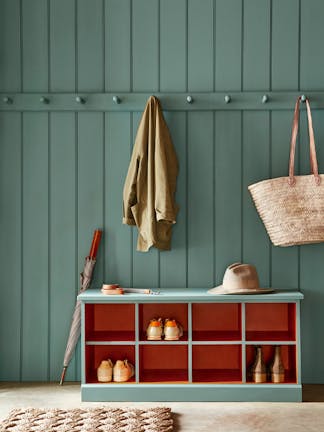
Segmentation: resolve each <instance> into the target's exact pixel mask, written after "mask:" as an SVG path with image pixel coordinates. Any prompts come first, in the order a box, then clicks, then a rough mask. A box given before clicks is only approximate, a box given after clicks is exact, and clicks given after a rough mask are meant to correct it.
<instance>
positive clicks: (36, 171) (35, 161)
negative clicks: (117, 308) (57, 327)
mask: <svg viewBox="0 0 324 432" xmlns="http://www.w3.org/2000/svg"><path fill="white" fill-rule="evenodd" d="M23 137H24V142H23V167H22V173H23V240H22V242H23V243H22V252H23V274H22V277H23V296H22V303H23V321H22V335H21V337H22V380H23V381H33V380H47V379H48V346H49V340H48V279H49V274H48V271H49V266H48V182H49V180H48V115H47V113H25V114H24V116H23Z"/></svg>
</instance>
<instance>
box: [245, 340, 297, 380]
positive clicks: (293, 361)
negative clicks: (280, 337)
mask: <svg viewBox="0 0 324 432" xmlns="http://www.w3.org/2000/svg"><path fill="white" fill-rule="evenodd" d="M280 347H281V359H282V362H283V364H284V368H285V381H284V383H285V384H295V383H296V382H297V367H296V365H297V353H296V346H295V345H280ZM274 351H275V345H262V355H263V360H264V362H265V363H266V365H267V366H268V365H269V364H270V362H271V360H272V359H273V356H274ZM254 358H255V345H247V346H246V371H247V375H246V379H247V382H252V380H251V378H250V377H249V376H248V370H249V368H250V366H251V365H252V364H253V362H254ZM267 382H268V383H271V381H270V380H269V377H268V381H267Z"/></svg>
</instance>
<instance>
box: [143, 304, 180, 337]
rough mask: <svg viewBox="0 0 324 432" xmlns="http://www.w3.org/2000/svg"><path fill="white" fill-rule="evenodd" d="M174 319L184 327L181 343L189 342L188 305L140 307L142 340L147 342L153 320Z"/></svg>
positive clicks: (144, 305)
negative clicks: (147, 333) (148, 331)
mask: <svg viewBox="0 0 324 432" xmlns="http://www.w3.org/2000/svg"><path fill="white" fill-rule="evenodd" d="M160 317H161V318H163V319H165V318H174V319H176V320H177V321H178V322H179V323H180V324H181V325H182V327H183V336H182V337H181V338H180V340H181V341H187V340H188V305H187V304H185V303H160V304H159V303H148V304H140V305H139V334H140V340H141V341H146V340H147V337H146V329H147V327H148V325H149V323H150V320H151V319H152V318H160Z"/></svg>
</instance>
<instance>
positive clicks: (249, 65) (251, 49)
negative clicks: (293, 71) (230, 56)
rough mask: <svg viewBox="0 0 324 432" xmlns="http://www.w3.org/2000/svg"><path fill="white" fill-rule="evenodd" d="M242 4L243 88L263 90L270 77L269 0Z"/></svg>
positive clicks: (247, 1)
mask: <svg viewBox="0 0 324 432" xmlns="http://www.w3.org/2000/svg"><path fill="white" fill-rule="evenodd" d="M243 5H244V35H243V43H244V45H243V90H264V89H267V88H268V87H269V77H270V67H269V66H270V55H269V54H270V0H244V2H243Z"/></svg>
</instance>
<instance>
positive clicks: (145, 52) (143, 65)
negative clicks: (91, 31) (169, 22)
mask: <svg viewBox="0 0 324 432" xmlns="http://www.w3.org/2000/svg"><path fill="white" fill-rule="evenodd" d="M132 4H133V16H132V29H133V34H132V42H133V56H132V57H133V90H134V91H139V92H140V91H148V92H149V91H156V90H158V89H159V43H158V41H159V7H158V6H159V2H158V0H136V2H133V3H132Z"/></svg>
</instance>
